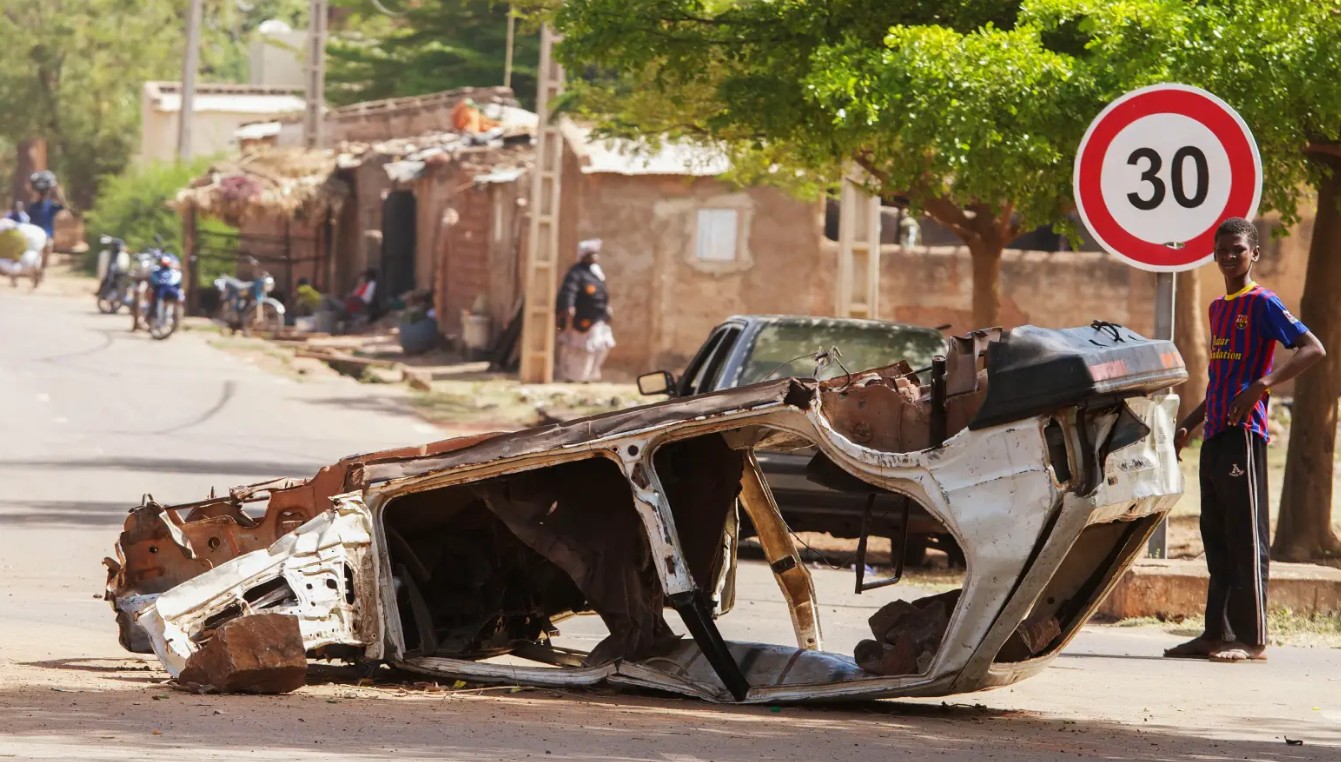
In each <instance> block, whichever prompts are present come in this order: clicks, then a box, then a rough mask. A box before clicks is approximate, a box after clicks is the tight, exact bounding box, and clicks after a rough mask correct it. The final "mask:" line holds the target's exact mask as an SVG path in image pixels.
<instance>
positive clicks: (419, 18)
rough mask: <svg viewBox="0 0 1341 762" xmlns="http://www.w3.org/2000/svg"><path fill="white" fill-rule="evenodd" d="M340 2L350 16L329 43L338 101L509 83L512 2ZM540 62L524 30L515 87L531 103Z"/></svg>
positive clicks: (330, 87) (331, 90) (330, 88)
mask: <svg viewBox="0 0 1341 762" xmlns="http://www.w3.org/2000/svg"><path fill="white" fill-rule="evenodd" d="M335 5H336V6H337V7H340V8H343V9H345V10H346V11H348V12H349V14H350V15H349V16H348V17H347V18H346V19H345V20H344V22H343V26H344V28H343V30H342V31H341V32H340V33H338V34H335V35H333V36H332V37H331V41H330V43H329V44H328V45H327V53H328V54H329V56H330V62H329V69H328V72H327V95H328V96H329V97H330V99H331V100H332V101H333V102H335V103H356V102H358V101H365V100H376V99H381V98H394V97H399V96H406V95H423V94H425V93H433V92H438V91H441V90H450V89H453V88H458V87H482V86H491V85H502V84H503V73H504V72H503V70H504V66H505V61H506V58H507V56H506V48H507V26H508V21H507V16H508V12H509V7H508V5H507V4H506V3H503V2H498V0H425V1H424V2H420V3H413V4H411V3H405V2H400V1H398V0H378V1H377V2H373V0H336V2H335ZM397 8H399V9H401V10H397ZM387 11H392V13H395V14H397V15H391V14H389V13H388V12H387ZM539 57H540V46H539V41H538V39H537V38H536V35H535V34H534V33H528V30H526V29H521V28H518V29H517V34H516V41H515V51H514V57H513V70H512V88H513V90H514V91H516V92H517V93H518V98H519V99H520V100H522V101H523V102H524V103H529V102H533V101H534V98H535V89H536V79H535V72H536V66H537V63H538V61H539Z"/></svg>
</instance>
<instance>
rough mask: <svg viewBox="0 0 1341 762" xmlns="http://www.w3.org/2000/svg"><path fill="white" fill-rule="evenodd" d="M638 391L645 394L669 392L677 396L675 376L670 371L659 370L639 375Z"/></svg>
mask: <svg viewBox="0 0 1341 762" xmlns="http://www.w3.org/2000/svg"><path fill="white" fill-rule="evenodd" d="M638 391H639V392H640V393H642V394H644V395H648V396H650V395H653V394H668V395H670V396H672V397H674V396H675V376H672V375H671V374H670V372H669V371H664V370H658V371H655V372H653V373H644V374H642V375H641V376H638Z"/></svg>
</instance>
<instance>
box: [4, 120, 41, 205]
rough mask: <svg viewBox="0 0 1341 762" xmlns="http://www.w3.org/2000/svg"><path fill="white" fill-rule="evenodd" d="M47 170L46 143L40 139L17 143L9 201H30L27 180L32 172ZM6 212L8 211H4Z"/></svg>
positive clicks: (30, 196)
mask: <svg viewBox="0 0 1341 762" xmlns="http://www.w3.org/2000/svg"><path fill="white" fill-rule="evenodd" d="M46 168H47V141H45V140H43V139H41V138H33V139H31V140H22V141H19V145H18V150H17V151H16V156H15V160H14V178H13V180H12V183H11V186H10V187H11V191H12V192H11V194H10V195H11V196H12V198H11V201H22V202H23V203H24V204H27V203H28V202H30V201H32V193H31V192H30V191H29V190H28V178H29V177H30V176H32V174H33V173H34V172H40V171H42V170H44V169H46ZM6 211H8V210H6Z"/></svg>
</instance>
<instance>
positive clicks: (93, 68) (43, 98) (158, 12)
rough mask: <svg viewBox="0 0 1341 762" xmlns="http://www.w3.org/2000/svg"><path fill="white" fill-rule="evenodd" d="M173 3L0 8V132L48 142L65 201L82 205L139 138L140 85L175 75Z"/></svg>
mask: <svg viewBox="0 0 1341 762" xmlns="http://www.w3.org/2000/svg"><path fill="white" fill-rule="evenodd" d="M178 5H179V3H174V2H170V1H169V0H153V1H150V2H138V3H125V2H120V0H47V1H46V2H40V3H6V8H5V9H4V10H3V11H0V50H3V51H5V55H3V56H0V103H3V104H5V113H4V114H3V115H0V137H2V138H3V139H4V140H5V141H6V142H9V143H11V144H18V143H19V142H21V141H24V140H29V139H32V138H43V139H45V140H46V141H47V151H48V160H49V163H50V165H51V167H52V168H53V169H55V170H56V172H57V173H58V174H59V175H60V177H61V178H62V181H63V183H64V185H65V186H66V191H67V193H68V195H69V197H70V200H71V201H72V202H73V203H74V204H75V205H76V206H79V207H82V208H88V206H89V205H90V204H91V202H92V199H93V195H94V192H95V190H96V187H97V178H99V177H100V176H102V175H105V174H115V173H117V172H119V171H120V170H121V169H122V167H124V166H125V163H126V160H127V158H128V157H129V156H130V153H131V151H132V150H133V149H134V147H135V145H136V143H137V141H138V137H139V129H138V126H139V113H140V106H139V97H138V96H139V87H140V85H141V84H142V83H143V82H144V81H145V80H151V79H165V78H172V79H175V78H176V76H177V75H176V73H175V72H174V66H175V67H180V61H181V36H180V35H165V34H163V30H164V29H165V28H174V27H180V25H181V21H180V20H179V15H178V10H179V9H178V8H177V6H178Z"/></svg>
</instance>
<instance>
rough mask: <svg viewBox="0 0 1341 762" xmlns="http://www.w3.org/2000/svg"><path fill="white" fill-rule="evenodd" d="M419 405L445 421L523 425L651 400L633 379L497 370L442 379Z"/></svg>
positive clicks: (447, 423) (419, 398)
mask: <svg viewBox="0 0 1341 762" xmlns="http://www.w3.org/2000/svg"><path fill="white" fill-rule="evenodd" d="M412 401H413V404H414V406H415V407H416V408H417V409H418V410H419V413H420V414H421V415H423V416H424V417H425V418H427V419H428V420H429V421H431V422H433V423H436V424H439V425H443V426H448V427H451V426H454V425H460V424H472V425H485V424H487V425H489V426H493V427H496V428H499V429H519V428H526V427H529V426H536V425H540V424H544V423H554V422H556V421H568V420H572V419H574V418H582V417H584V416H589V415H597V414H599V413H607V412H611V411H614V410H624V409H627V408H631V407H636V406H638V405H642V404H646V402H647V399H646V398H645V397H642V396H641V395H639V394H638V390H637V388H636V387H634V386H632V385H629V384H604V383H598V384H548V385H530V384H522V383H519V382H518V381H517V380H516V379H513V378H511V377H508V376H502V375H497V374H478V375H476V376H475V377H470V378H461V379H452V380H450V381H436V382H434V384H433V390H432V391H429V392H423V393H420V394H417V395H415V397H414V398H413V400H412Z"/></svg>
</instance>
